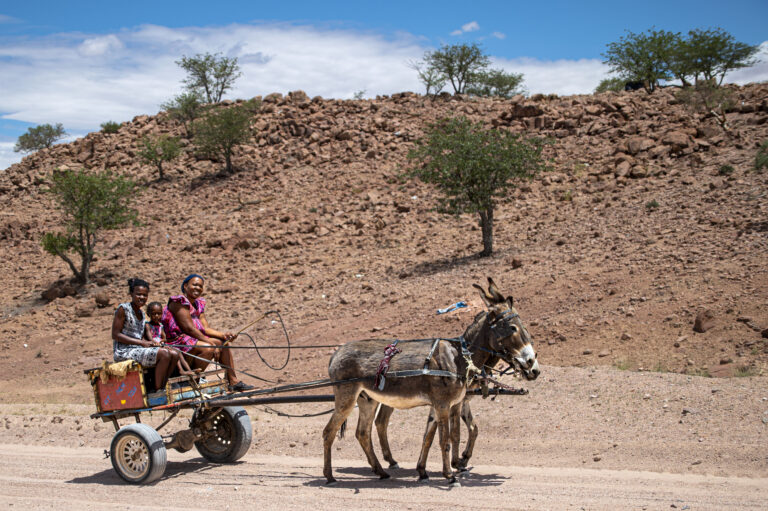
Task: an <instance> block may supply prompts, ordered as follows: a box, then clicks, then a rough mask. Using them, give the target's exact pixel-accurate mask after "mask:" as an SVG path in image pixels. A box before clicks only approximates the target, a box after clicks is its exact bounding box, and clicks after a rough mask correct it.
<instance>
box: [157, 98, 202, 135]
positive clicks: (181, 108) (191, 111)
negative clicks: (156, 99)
mask: <svg viewBox="0 0 768 511" xmlns="http://www.w3.org/2000/svg"><path fill="white" fill-rule="evenodd" d="M160 108H162V109H163V110H167V111H168V114H169V115H170V116H171V119H176V120H177V121H181V122H182V123H183V124H184V130H185V131H186V132H187V136H190V135H191V134H192V131H191V129H190V126H191V125H192V123H193V122H194V121H195V119H197V118H198V117H200V114H201V113H202V111H203V100H202V98H201V97H200V94H199V93H197V92H195V91H192V92H184V93H182V94H179V95H178V96H175V97H174V98H173V99H171V100H169V101H166V102H165V103H162V104H161V105H160Z"/></svg>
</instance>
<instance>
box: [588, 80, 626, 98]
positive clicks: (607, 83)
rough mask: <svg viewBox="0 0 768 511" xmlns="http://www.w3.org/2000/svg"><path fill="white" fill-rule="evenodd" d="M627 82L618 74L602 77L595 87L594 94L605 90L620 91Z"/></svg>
mask: <svg viewBox="0 0 768 511" xmlns="http://www.w3.org/2000/svg"><path fill="white" fill-rule="evenodd" d="M626 84H627V82H626V80H624V79H623V78H620V77H618V76H614V77H612V78H604V79H602V80H600V83H599V84H598V85H597V87H596V88H595V94H599V93H601V92H606V91H609V90H610V91H613V92H621V91H623V90H624V87H625V86H626Z"/></svg>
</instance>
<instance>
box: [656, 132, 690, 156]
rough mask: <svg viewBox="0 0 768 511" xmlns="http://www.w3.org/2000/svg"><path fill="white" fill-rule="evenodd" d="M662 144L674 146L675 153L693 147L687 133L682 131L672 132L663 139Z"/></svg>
mask: <svg viewBox="0 0 768 511" xmlns="http://www.w3.org/2000/svg"><path fill="white" fill-rule="evenodd" d="M661 143H662V144H664V145H668V146H672V150H673V151H682V150H683V149H687V148H688V147H690V146H691V144H692V140H691V137H689V136H688V135H687V134H686V133H683V132H682V131H670V132H669V133H667V134H666V135H664V137H663V138H662V139H661Z"/></svg>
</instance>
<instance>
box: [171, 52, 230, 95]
mask: <svg viewBox="0 0 768 511" xmlns="http://www.w3.org/2000/svg"><path fill="white" fill-rule="evenodd" d="M176 64H177V65H178V66H179V67H181V68H182V69H183V70H184V71H186V72H187V78H186V79H185V80H184V84H185V85H186V86H187V89H188V90H189V91H190V92H197V93H199V94H200V95H201V96H203V97H204V98H205V100H206V101H207V102H208V103H218V102H219V101H221V97H222V96H223V95H224V93H225V92H226V91H227V90H229V89H231V88H232V84H234V83H235V80H237V79H238V78H239V77H240V76H241V73H240V66H238V65H237V57H224V56H222V55H221V54H220V53H215V54H211V53H204V54H200V53H198V54H197V55H195V56H194V57H187V56H186V55H185V56H183V57H181V59H180V60H177V61H176Z"/></svg>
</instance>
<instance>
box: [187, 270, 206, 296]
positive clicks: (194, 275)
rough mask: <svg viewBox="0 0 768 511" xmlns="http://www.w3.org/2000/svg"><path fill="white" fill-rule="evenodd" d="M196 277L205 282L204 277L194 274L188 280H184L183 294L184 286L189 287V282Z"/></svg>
mask: <svg viewBox="0 0 768 511" xmlns="http://www.w3.org/2000/svg"><path fill="white" fill-rule="evenodd" d="M195 277H197V278H198V279H200V280H202V281H203V282H205V278H203V276H202V275H198V274H197V273H192V274H191V275H188V276H187V278H186V279H184V282H182V283H181V292H182V293H183V292H184V286H186V285H187V282H189V281H190V280H192V279H194V278H195Z"/></svg>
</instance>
